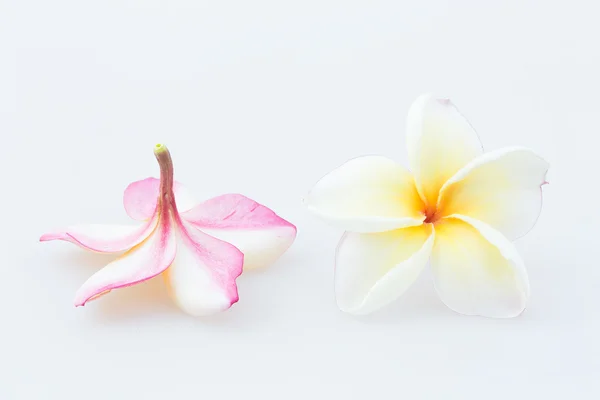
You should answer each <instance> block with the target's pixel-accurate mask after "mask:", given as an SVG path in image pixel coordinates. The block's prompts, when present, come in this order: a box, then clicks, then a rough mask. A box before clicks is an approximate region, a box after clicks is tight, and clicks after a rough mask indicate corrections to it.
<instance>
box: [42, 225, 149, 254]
mask: <svg viewBox="0 0 600 400" xmlns="http://www.w3.org/2000/svg"><path fill="white" fill-rule="evenodd" d="M157 220H158V218H152V219H151V220H150V221H148V222H146V223H144V224H143V225H141V226H139V225H135V226H128V225H103V224H92V225H75V226H71V227H69V228H66V229H64V230H60V231H56V232H51V233H46V234H44V235H42V237H40V242H46V241H50V240H64V241H66V242H70V243H73V244H76V245H77V246H79V247H81V248H84V249H86V250H91V251H96V252H99V253H117V252H121V251H125V250H127V249H129V248H131V247H133V246H135V245H137V244H139V243H141V242H142V241H143V240H144V239H146V238H147V237H148V235H150V234H151V233H152V231H153V230H154V228H155V227H156V222H157Z"/></svg>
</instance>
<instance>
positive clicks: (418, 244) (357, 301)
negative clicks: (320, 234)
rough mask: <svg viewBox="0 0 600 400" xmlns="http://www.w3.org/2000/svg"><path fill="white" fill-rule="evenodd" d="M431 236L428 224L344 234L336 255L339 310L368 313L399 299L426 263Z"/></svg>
mask: <svg viewBox="0 0 600 400" xmlns="http://www.w3.org/2000/svg"><path fill="white" fill-rule="evenodd" d="M434 236H435V234H434V230H433V228H432V226H431V225H430V224H425V225H421V226H415V227H409V228H403V229H398V230H395V231H390V232H383V233H363V234H361V233H350V232H347V233H346V234H345V235H344V236H343V237H342V240H341V241H340V244H339V246H338V249H337V254H336V269H335V293H336V298H337V303H338V306H339V307H340V309H341V310H342V311H345V312H348V313H352V314H368V313H370V312H373V311H375V310H377V309H379V308H381V307H383V306H385V305H386V304H388V303H390V302H392V301H393V300H395V299H396V298H398V297H399V296H400V295H401V294H402V293H404V291H406V289H408V288H409V287H410V285H412V284H413V282H414V281H415V280H416V279H417V277H418V276H419V274H420V273H421V271H422V270H423V268H424V267H425V265H426V264H427V260H428V259H429V256H430V254H431V249H432V247H433V243H434Z"/></svg>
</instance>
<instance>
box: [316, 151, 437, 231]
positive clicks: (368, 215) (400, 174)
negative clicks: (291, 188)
mask: <svg viewBox="0 0 600 400" xmlns="http://www.w3.org/2000/svg"><path fill="white" fill-rule="evenodd" d="M305 203H306V205H307V206H308V208H309V210H310V211H312V212H313V213H314V214H316V215H317V216H319V217H321V218H323V219H324V220H326V221H327V222H329V223H330V224H332V225H334V226H337V227H340V228H342V229H344V230H346V231H351V232H362V233H365V232H384V231H390V230H393V229H398V228H404V227H407V226H416V225H420V224H421V223H422V221H423V220H424V219H425V217H424V215H423V213H422V212H423V211H424V205H423V202H422V201H421V199H420V197H419V194H418V193H417V190H416V187H415V183H414V179H413V177H412V175H411V174H410V173H409V172H408V171H407V170H406V169H404V168H403V167H402V166H400V165H398V164H397V163H395V162H394V161H392V160H390V159H388V158H386V157H382V156H364V157H359V158H355V159H353V160H350V161H348V162H347V163H345V164H344V165H342V166H340V167H338V168H337V169H335V170H333V171H332V172H330V173H329V174H328V175H326V176H325V177H323V178H322V179H321V180H320V181H319V182H317V184H316V185H315V186H314V187H313V189H312V190H311V191H310V193H309V194H308V196H307V198H306V199H305Z"/></svg>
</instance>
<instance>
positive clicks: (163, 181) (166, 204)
mask: <svg viewBox="0 0 600 400" xmlns="http://www.w3.org/2000/svg"><path fill="white" fill-rule="evenodd" d="M154 156H155V157H156V161H158V165H159V166H160V191H159V194H158V201H159V204H160V207H161V209H162V210H166V209H168V208H172V209H173V210H174V211H176V210H177V206H176V204H175V196H174V194H173V160H172V159H171V153H169V149H167V146H165V145H164V144H157V145H156V146H154Z"/></svg>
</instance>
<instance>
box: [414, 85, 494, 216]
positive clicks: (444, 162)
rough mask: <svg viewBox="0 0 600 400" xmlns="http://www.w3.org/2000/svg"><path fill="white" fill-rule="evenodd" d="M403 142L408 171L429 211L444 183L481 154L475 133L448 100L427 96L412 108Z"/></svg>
mask: <svg viewBox="0 0 600 400" xmlns="http://www.w3.org/2000/svg"><path fill="white" fill-rule="evenodd" d="M406 139H407V147H408V161H409V165H410V170H411V171H412V173H413V174H414V176H415V180H416V184H417V189H418V191H419V193H420V194H421V197H422V198H423V199H424V200H425V201H426V203H427V205H428V207H435V204H436V203H437V196H438V193H439V190H440V188H441V187H442V186H443V185H444V183H445V182H446V181H447V180H448V179H449V178H450V177H452V176H453V175H454V174H455V173H456V172H457V171H458V170H459V169H461V168H462V167H464V166H465V165H466V164H467V163H468V162H469V161H471V160H473V159H474V158H475V157H477V156H479V155H480V154H482V152H483V148H482V146H481V142H480V141H479V137H478V136H477V133H475V131H474V130H473V128H472V127H471V125H470V124H469V122H468V121H467V120H466V119H465V118H464V117H463V116H462V115H461V114H460V113H459V112H458V110H457V109H456V107H455V106H454V105H453V104H452V103H451V102H450V100H447V99H436V98H433V97H432V96H430V95H422V96H420V97H419V98H418V99H417V100H416V101H415V102H414V103H413V104H412V106H411V108H410V110H409V112H408V118H407V132H406Z"/></svg>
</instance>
